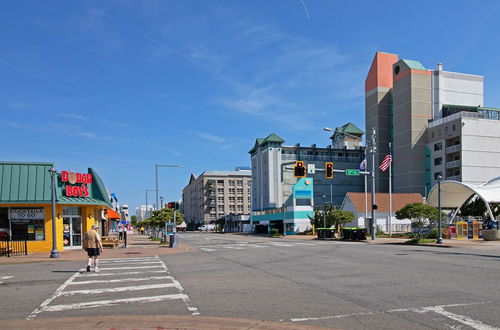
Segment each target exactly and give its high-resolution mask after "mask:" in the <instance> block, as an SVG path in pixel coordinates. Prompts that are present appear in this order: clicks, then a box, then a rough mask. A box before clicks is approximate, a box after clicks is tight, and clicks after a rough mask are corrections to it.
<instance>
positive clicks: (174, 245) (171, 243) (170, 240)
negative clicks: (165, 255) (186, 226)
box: [168, 233, 177, 248]
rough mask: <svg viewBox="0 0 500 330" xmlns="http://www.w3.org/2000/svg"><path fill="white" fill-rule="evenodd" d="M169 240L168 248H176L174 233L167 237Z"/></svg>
mask: <svg viewBox="0 0 500 330" xmlns="http://www.w3.org/2000/svg"><path fill="white" fill-rule="evenodd" d="M168 238H169V247H171V248H176V247H177V235H176V234H175V233H173V234H170V235H168Z"/></svg>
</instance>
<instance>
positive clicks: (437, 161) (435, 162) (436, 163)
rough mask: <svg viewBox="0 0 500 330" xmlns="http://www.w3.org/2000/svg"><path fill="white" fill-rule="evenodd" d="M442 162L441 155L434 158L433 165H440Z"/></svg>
mask: <svg viewBox="0 0 500 330" xmlns="http://www.w3.org/2000/svg"><path fill="white" fill-rule="evenodd" d="M442 163H443V157H438V158H434V165H441V164H442Z"/></svg>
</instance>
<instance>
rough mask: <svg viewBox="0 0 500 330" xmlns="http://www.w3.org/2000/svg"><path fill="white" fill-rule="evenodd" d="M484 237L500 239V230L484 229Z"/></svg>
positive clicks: (494, 239) (487, 239)
mask: <svg viewBox="0 0 500 330" xmlns="http://www.w3.org/2000/svg"><path fill="white" fill-rule="evenodd" d="M483 239H484V240H485V241H500V230H497V229H488V230H483Z"/></svg>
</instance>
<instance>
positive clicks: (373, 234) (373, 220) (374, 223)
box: [371, 127, 377, 240]
mask: <svg viewBox="0 0 500 330" xmlns="http://www.w3.org/2000/svg"><path fill="white" fill-rule="evenodd" d="M375 134H376V131H375V127H373V128H372V142H371V153H372V173H371V176H372V240H375V229H376V228H377V227H376V226H377V223H376V221H375V207H376V204H375V153H376V152H377V144H376V142H375V141H376V140H375Z"/></svg>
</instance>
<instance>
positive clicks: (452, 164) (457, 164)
mask: <svg viewBox="0 0 500 330" xmlns="http://www.w3.org/2000/svg"><path fill="white" fill-rule="evenodd" d="M460 165H461V161H460V160H454V161H452V162H447V163H446V168H455V167H460Z"/></svg>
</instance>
